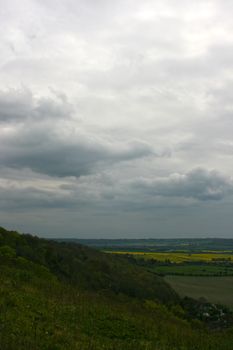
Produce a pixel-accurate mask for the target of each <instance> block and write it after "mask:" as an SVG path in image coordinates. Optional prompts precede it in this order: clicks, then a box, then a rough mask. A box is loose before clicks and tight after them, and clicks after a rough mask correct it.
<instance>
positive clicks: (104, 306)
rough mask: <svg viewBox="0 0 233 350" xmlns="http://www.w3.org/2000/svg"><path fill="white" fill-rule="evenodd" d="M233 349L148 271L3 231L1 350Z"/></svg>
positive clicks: (228, 335) (228, 336)
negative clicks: (189, 312)
mask: <svg viewBox="0 0 233 350" xmlns="http://www.w3.org/2000/svg"><path fill="white" fill-rule="evenodd" d="M129 282H130V283H129ZM141 283H142V285H141ZM132 286H133V288H132ZM141 286H143V289H142V287H141ZM232 344H233V330H232V328H228V329H225V330H216V329H215V331H211V330H208V328H207V327H206V326H205V325H204V324H203V323H201V322H200V321H197V320H194V319H190V318H189V319H188V318H187V317H186V316H185V311H184V310H183V309H182V307H181V305H180V302H179V298H178V297H177V295H176V293H175V292H173V290H171V289H170V288H169V286H168V285H167V284H166V283H165V282H164V281H163V279H161V278H159V277H157V276H155V275H153V274H150V273H147V272H146V271H144V270H143V268H139V267H134V266H131V265H130V264H129V263H127V262H126V261H123V260H122V261H121V259H120V260H119V259H118V257H110V256H109V255H108V254H102V253H99V252H96V251H94V250H91V249H89V248H85V247H82V246H76V245H75V246H73V245H66V244H58V243H54V242H48V241H44V240H40V239H38V238H34V237H32V236H29V235H27V236H21V235H18V234H17V233H15V232H7V231H5V230H4V231H3V230H2V231H1V235H0V345H1V346H0V348H1V350H15V349H19V350H27V349H38V350H39V349H40V350H41V349H42V350H43V349H45V350H63V349H64V350H66V349H67V350H68V349H69V350H70V349H72V350H73V349H74V350H76V349H77V350H103V349H106V350H122V349H125V350H207V349H208V350H216V349H218V350H232Z"/></svg>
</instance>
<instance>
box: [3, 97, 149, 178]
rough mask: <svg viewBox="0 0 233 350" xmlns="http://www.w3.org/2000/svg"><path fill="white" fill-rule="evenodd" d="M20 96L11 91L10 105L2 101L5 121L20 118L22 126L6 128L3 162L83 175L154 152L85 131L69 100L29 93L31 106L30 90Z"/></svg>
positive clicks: (49, 172) (142, 144) (56, 173)
mask: <svg viewBox="0 0 233 350" xmlns="http://www.w3.org/2000/svg"><path fill="white" fill-rule="evenodd" d="M16 96H17V99H16V98H15V95H13V97H12V94H11V93H10V97H8V95H7V97H8V99H7V98H6V100H7V104H4V103H2V104H1V101H0V115H2V116H7V117H8V119H6V118H4V121H5V122H6V121H8V120H9V119H10V121H12V120H14V118H15V117H16V116H17V119H19V118H20V119H21V123H20V124H19V125H17V124H12V125H11V128H12V130H11V132H9V133H8V132H6V133H5V132H4V131H3V132H2V135H1V140H0V144H1V150H2V152H1V155H0V165H1V166H4V167H12V168H19V169H21V168H29V169H31V170H33V171H35V172H39V173H44V174H47V175H51V176H58V177H63V176H76V177H79V176H81V175H84V174H89V173H90V172H91V171H93V170H94V168H96V167H105V166H106V165H108V166H109V165H111V164H113V163H116V162H121V161H127V160H132V159H137V158H141V157H146V156H149V155H153V154H154V155H155V152H154V151H153V148H152V147H151V146H150V145H149V144H147V143H145V142H143V141H140V140H139V141H137V140H133V139H132V140H128V141H127V142H124V143H122V142H117V141H114V140H112V141H109V140H108V138H105V136H104V135H103V136H102V137H100V136H96V135H95V134H94V133H93V132H91V131H86V130H85V127H84V126H83V125H81V126H80V127H77V122H78V121H77V119H75V120H72V115H71V114H70V113H71V110H72V107H71V106H70V105H69V104H68V102H67V101H66V99H64V98H62V99H60V101H59V102H58V103H56V101H55V102H54V101H53V100H52V99H51V98H50V99H42V98H40V99H39V101H37V100H36V99H35V98H33V96H32V95H30V100H29V104H28V105H27V103H26V102H27V99H26V97H25V94H20V93H17V94H16ZM20 97H22V98H21V99H20ZM16 100H17V103H16V102H15V101H16ZM2 105H3V107H2ZM6 106H7V107H6ZM35 106H36V107H35ZM6 110H7V113H8V114H6V112H5V111H6ZM67 123H68V124H69V125H68V126H67Z"/></svg>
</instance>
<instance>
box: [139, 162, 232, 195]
mask: <svg viewBox="0 0 233 350" xmlns="http://www.w3.org/2000/svg"><path fill="white" fill-rule="evenodd" d="M133 187H134V188H135V189H140V191H142V192H147V193H149V194H151V195H152V196H164V197H183V198H193V199H197V200H200V201H209V200H210V201H212V200H220V199H223V198H224V197H226V196H227V195H229V194H231V193H233V181H232V179H230V178H228V177H225V176H223V175H221V174H219V173H218V172H216V171H207V170H205V169H201V168H197V169H194V170H192V171H190V172H188V173H187V174H172V175H170V176H169V177H168V178H165V179H155V180H151V179H141V180H138V181H136V182H134V183H133Z"/></svg>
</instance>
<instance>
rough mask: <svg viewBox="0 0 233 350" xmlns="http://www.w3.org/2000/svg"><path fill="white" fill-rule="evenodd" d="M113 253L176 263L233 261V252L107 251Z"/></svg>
mask: <svg viewBox="0 0 233 350" xmlns="http://www.w3.org/2000/svg"><path fill="white" fill-rule="evenodd" d="M107 253H112V254H124V255H126V254H127V255H133V256H134V257H135V258H143V259H155V260H159V261H166V260H170V261H171V262H174V263H182V262H185V261H204V262H211V261H214V260H215V259H216V260H226V259H227V260H231V261H233V254H230V253H229V254H224V253H217V252H216V253H214V252H213V253H175V252H174V253H156V252H155V253H147V252H127V251H124V252H123V251H107Z"/></svg>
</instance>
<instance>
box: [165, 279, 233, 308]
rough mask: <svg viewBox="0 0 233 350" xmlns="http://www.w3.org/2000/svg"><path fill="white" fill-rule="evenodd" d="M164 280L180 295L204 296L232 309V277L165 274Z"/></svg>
mask: <svg viewBox="0 0 233 350" xmlns="http://www.w3.org/2000/svg"><path fill="white" fill-rule="evenodd" d="M165 280H166V281H167V282H168V283H169V284H170V285H171V286H172V287H173V288H174V289H175V290H176V292H177V293H178V294H179V295H180V296H182V297H184V296H189V297H192V298H196V299H197V298H200V297H204V298H205V299H207V300H209V301H210V302H213V303H220V304H223V305H226V306H228V307H230V308H231V309H233V277H193V276H166V277H165Z"/></svg>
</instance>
